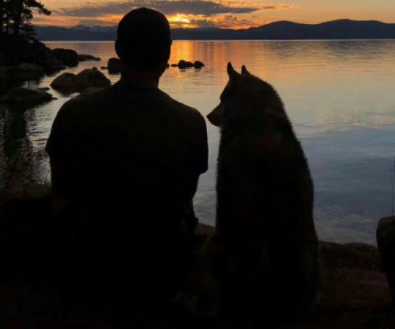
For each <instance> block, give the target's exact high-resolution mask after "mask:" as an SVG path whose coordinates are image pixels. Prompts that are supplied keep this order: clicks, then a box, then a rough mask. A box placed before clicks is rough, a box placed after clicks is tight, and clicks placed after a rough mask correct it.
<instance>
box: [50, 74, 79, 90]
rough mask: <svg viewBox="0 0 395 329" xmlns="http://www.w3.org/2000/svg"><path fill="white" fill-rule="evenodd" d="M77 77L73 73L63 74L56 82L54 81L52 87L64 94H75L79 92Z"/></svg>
mask: <svg viewBox="0 0 395 329" xmlns="http://www.w3.org/2000/svg"><path fill="white" fill-rule="evenodd" d="M76 77H77V76H76V75H75V74H73V73H68V72H66V73H63V74H61V75H59V76H58V77H57V78H56V79H55V80H54V81H52V83H51V87H52V88H53V89H55V90H58V91H60V92H62V93H66V94H67V93H73V92H75V91H77V88H76V85H77V83H76Z"/></svg>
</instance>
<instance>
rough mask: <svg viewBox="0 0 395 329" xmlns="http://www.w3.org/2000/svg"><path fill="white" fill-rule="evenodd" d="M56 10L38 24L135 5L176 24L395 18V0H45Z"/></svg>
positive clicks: (114, 13)
mask: <svg viewBox="0 0 395 329" xmlns="http://www.w3.org/2000/svg"><path fill="white" fill-rule="evenodd" d="M42 2H43V3H44V4H45V5H46V6H47V8H48V9H50V10H52V11H53V13H52V15H51V16H49V17H45V16H41V15H38V14H37V15H36V18H35V19H34V23H35V24H39V25H56V26H75V25H81V24H82V25H90V26H92V25H95V26H96V25H103V26H111V25H116V24H117V23H118V21H119V20H120V18H121V17H122V16H123V15H124V14H125V13H127V12H128V11H129V10H130V9H132V8H135V7H142V6H144V7H150V8H155V9H157V10H159V11H161V12H163V13H164V14H165V15H166V16H167V18H168V19H169V21H170V22H171V25H172V27H185V28H187V27H189V28H193V27H213V26H215V27H220V28H235V29H237V28H248V27H252V26H260V25H264V24H267V23H270V22H274V21H279V20H289V21H294V22H299V23H321V22H324V21H329V20H335V19H341V18H350V19H355V20H379V21H383V22H388V23H392V22H395V18H394V12H395V1H394V0H279V1H275V0H274V1H271V2H265V1H262V0H228V1H217V0H62V1H59V0H42Z"/></svg>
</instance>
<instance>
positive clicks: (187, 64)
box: [178, 59, 193, 69]
mask: <svg viewBox="0 0 395 329" xmlns="http://www.w3.org/2000/svg"><path fill="white" fill-rule="evenodd" d="M190 67H193V63H192V62H187V61H184V60H183V59H182V60H180V61H179V62H178V68H180V69H187V68H190Z"/></svg>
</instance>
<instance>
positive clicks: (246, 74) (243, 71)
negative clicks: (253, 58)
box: [241, 65, 251, 77]
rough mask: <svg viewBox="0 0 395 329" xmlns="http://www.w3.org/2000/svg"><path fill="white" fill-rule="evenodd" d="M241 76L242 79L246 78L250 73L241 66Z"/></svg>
mask: <svg viewBox="0 0 395 329" xmlns="http://www.w3.org/2000/svg"><path fill="white" fill-rule="evenodd" d="M241 75H242V76H243V77H246V76H249V75H251V73H250V72H248V71H247V68H246V67H245V65H243V66H242V67H241Z"/></svg>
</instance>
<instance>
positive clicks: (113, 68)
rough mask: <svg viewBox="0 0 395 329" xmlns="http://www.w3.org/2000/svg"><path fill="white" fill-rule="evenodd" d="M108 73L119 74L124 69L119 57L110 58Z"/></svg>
mask: <svg viewBox="0 0 395 329" xmlns="http://www.w3.org/2000/svg"><path fill="white" fill-rule="evenodd" d="M107 67H108V73H110V74H119V73H121V70H122V63H121V60H120V59H119V58H110V59H109V60H108V64H107Z"/></svg>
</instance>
